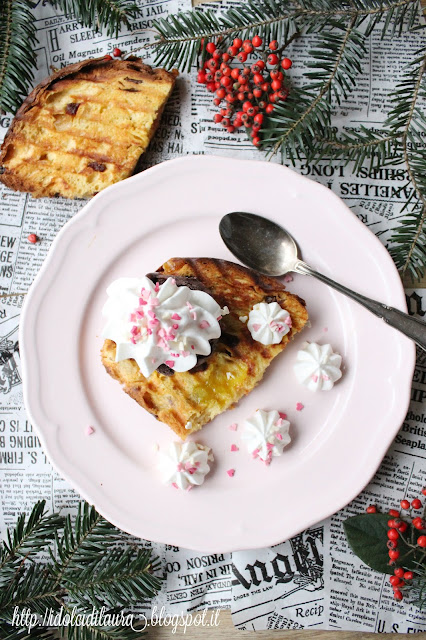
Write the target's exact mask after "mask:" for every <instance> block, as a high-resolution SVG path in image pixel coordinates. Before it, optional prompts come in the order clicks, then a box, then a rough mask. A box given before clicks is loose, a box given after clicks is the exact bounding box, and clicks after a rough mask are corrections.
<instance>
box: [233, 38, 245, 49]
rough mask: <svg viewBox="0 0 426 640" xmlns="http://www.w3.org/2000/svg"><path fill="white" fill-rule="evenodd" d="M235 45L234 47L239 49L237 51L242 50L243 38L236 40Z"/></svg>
mask: <svg viewBox="0 0 426 640" xmlns="http://www.w3.org/2000/svg"><path fill="white" fill-rule="evenodd" d="M233 44H234V47H237V49H241V47H242V46H243V41H242V40H241V38H235V40H234V43H233Z"/></svg>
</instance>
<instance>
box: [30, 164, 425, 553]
mask: <svg viewBox="0 0 426 640" xmlns="http://www.w3.org/2000/svg"><path fill="white" fill-rule="evenodd" d="M235 210H238V211H249V212H252V213H257V214H260V215H263V216H266V217H268V218H270V219H272V220H275V221H276V222H278V223H281V224H282V225H283V226H284V227H286V228H287V229H288V230H289V231H290V232H291V233H292V234H293V235H294V237H295V238H296V239H297V240H298V242H299V245H300V246H301V247H302V250H303V257H304V259H305V260H306V261H307V262H308V263H310V264H312V265H313V266H314V267H316V268H317V269H319V270H321V271H323V272H324V273H325V274H327V275H329V276H332V277H335V278H336V279H338V280H339V281H340V282H342V283H344V284H346V285H347V286H349V287H352V288H354V289H357V290H358V291H360V292H361V293H364V294H366V295H368V296H371V297H374V298H377V299H380V300H382V301H383V302H385V303H389V304H392V305H394V306H396V307H398V308H400V309H405V299H404V292H403V289H402V286H401V282H400V279H399V276H398V274H397V271H396V269H395V267H394V265H393V263H392V260H391V258H390V257H389V255H388V253H387V252H386V250H385V248H384V247H383V246H382V245H381V243H380V242H379V240H378V239H377V238H376V237H375V236H374V235H373V234H372V233H371V232H370V231H369V230H368V229H367V228H366V227H365V226H364V225H363V224H362V223H361V222H360V221H359V220H358V219H357V218H356V216H355V215H353V214H352V212H351V211H350V210H349V209H348V208H347V207H346V205H345V204H344V203H343V202H342V201H341V200H340V199H339V198H338V197H337V196H335V195H334V194H333V193H332V192H331V191H330V190H329V189H327V188H325V187H323V186H321V185H319V184H317V183H315V182H313V181H311V180H308V179H306V178H303V177H301V176H299V175H298V174H297V173H295V172H294V171H291V170H290V169H286V168H283V167H281V166H278V165H274V164H268V163H266V162H252V161H241V160H233V159H225V158H218V157H201V156H191V157H186V158H182V159H179V160H173V161H169V162H165V163H163V164H161V165H158V166H156V167H154V168H152V169H149V170H147V171H145V172H144V173H142V174H139V175H137V176H135V177H132V178H130V179H128V180H125V181H124V182H121V183H119V184H116V185H114V186H112V187H110V188H108V189H106V190H105V191H103V192H102V193H100V194H99V195H97V196H96V197H95V198H93V200H91V201H90V202H89V203H88V204H87V205H86V206H85V207H84V208H83V209H82V211H81V212H79V213H78V214H77V215H76V216H75V217H74V218H73V219H72V220H71V221H70V222H69V223H68V224H67V225H66V226H65V227H64V229H63V230H62V231H61V232H60V233H59V234H58V237H57V238H56V240H55V242H54V244H53V246H52V249H51V251H50V253H49V256H48V258H47V259H46V261H45V263H44V265H43V268H42V269H41V271H40V273H39V275H38V277H37V278H36V281H35V282H34V284H33V286H32V287H31V291H30V293H29V294H28V296H27V300H26V303H25V307H24V310H23V314H22V323H21V355H22V359H23V367H24V394H25V404H26V407H27V410H28V413H29V416H30V419H31V421H32V423H33V424H34V426H35V427H36V428H37V430H38V432H39V434H40V437H41V439H42V442H43V446H44V448H45V450H46V452H47V454H48V455H49V457H50V459H51V461H52V462H53V464H54V465H55V466H56V468H57V469H58V470H59V472H60V473H61V474H62V475H64V476H65V477H66V478H67V479H68V480H69V481H70V482H71V484H72V485H73V486H74V487H75V488H76V489H77V491H79V492H80V493H81V494H82V496H84V498H86V499H87V500H88V501H89V502H91V503H93V504H94V505H95V506H96V508H97V509H98V510H99V511H100V512H101V513H102V514H103V515H104V516H105V517H107V518H108V519H109V520H110V521H111V522H113V523H115V524H116V525H117V526H119V527H121V528H122V529H124V530H126V531H129V532H131V533H133V534H136V535H138V536H140V537H142V538H147V539H150V540H153V541H160V542H167V543H171V544H175V545H181V546H184V547H189V548H193V549H197V550H202V551H210V552H213V551H215V552H223V551H229V550H235V549H243V548H253V547H261V546H267V545H271V544H274V543H277V542H280V541H282V540H284V539H286V538H289V537H290V536H292V535H294V534H296V533H298V532H299V531H301V530H303V529H304V528H306V527H307V526H309V525H311V524H313V523H315V522H317V521H319V520H321V519H323V518H325V517H326V516H328V515H330V514H331V513H333V512H335V511H337V510H338V509H339V508H341V507H343V506H344V505H345V504H347V503H348V502H349V501H350V500H351V499H352V498H354V497H355V496H356V495H357V494H358V493H359V492H360V491H361V490H362V489H363V487H364V486H365V484H366V483H367V482H368V481H369V479H370V478H371V477H372V475H373V474H374V472H375V471H376V469H377V467H378V465H379V463H380V461H381V459H382V458H383V456H384V454H385V452H386V450H387V448H388V447H389V445H390V444H391V442H392V440H393V438H394V436H395V434H396V433H397V430H398V429H399V427H400V425H401V423H402V421H403V419H404V417H405V413H406V410H407V406H408V401H409V395H410V383H411V377H412V373H413V367H414V359H415V349H414V345H413V343H412V342H410V341H409V340H408V339H406V338H405V337H404V336H402V335H401V334H400V333H398V332H397V331H395V330H393V329H391V328H389V327H388V326H386V325H385V324H384V323H382V322H381V321H380V320H378V319H377V318H375V317H374V316H373V315H371V314H370V313H368V312H367V311H366V310H364V309H363V308H361V307H360V306H358V305H357V304H355V303H354V302H351V301H350V300H348V299H346V298H344V297H343V296H341V295H339V294H338V293H335V292H334V291H333V290H332V289H329V288H327V287H326V286H324V285H322V284H321V283H319V282H316V281H315V280H314V279H312V278H309V277H304V276H295V277H294V281H293V282H291V283H289V284H288V289H289V290H290V291H294V292H295V293H297V294H298V295H300V296H301V297H303V298H305V299H306V301H307V308H308V311H309V315H310V320H311V323H312V328H309V329H306V330H305V331H303V334H300V335H299V336H297V337H296V339H295V340H294V342H293V344H291V346H290V347H289V348H288V349H287V350H286V351H285V353H283V354H282V355H280V356H279V357H278V358H277V359H276V361H275V362H274V363H273V364H272V365H271V367H270V368H269V370H268V371H267V374H266V376H265V378H264V380H263V381H262V382H261V384H260V385H259V386H258V387H257V388H256V389H255V390H254V391H253V392H252V393H251V394H249V395H248V396H247V397H246V398H244V399H243V400H242V401H241V402H240V403H239V404H238V406H237V407H236V408H235V409H233V410H231V411H227V412H226V413H224V414H223V415H221V416H219V417H218V418H216V419H215V420H214V421H213V422H212V423H211V424H209V425H207V426H206V427H204V428H203V430H202V431H201V433H200V434H199V435H198V436H197V437H196V440H197V441H199V442H202V443H203V444H207V445H209V446H210V447H212V448H213V451H214V454H215V458H216V462H215V465H214V469H213V472H212V473H211V474H210V475H209V476H208V477H207V480H206V482H205V484H204V485H203V486H202V487H201V488H197V489H195V490H194V491H191V492H189V493H188V492H182V491H179V490H176V489H173V488H171V487H165V486H163V485H162V484H161V481H160V479H159V477H158V474H157V470H156V453H155V446H156V445H157V444H158V445H159V446H160V448H162V447H166V446H167V445H168V443H170V442H171V441H172V440H174V439H176V436H175V435H174V434H173V432H172V431H171V430H170V429H169V428H168V427H167V426H166V425H163V424H162V423H160V422H158V421H157V420H155V418H153V417H152V416H150V415H149V414H148V413H146V412H145V411H144V410H143V409H141V408H140V407H139V406H138V405H137V404H136V403H135V402H134V401H133V400H132V399H130V398H129V397H128V396H127V395H126V394H125V393H123V391H122V390H121V388H120V385H119V384H118V383H117V382H115V381H114V380H112V379H111V378H110V377H109V376H108V375H107V374H106V372H105V371H104V369H103V367H102V364H101V361H100V357H99V351H100V348H101V345H102V339H101V338H100V332H101V328H102V324H103V323H102V317H101V308H102V306H103V304H104V302H105V298H106V294H105V289H106V287H107V285H108V284H109V283H110V282H111V281H112V280H114V279H115V278H118V277H121V276H138V275H143V274H145V273H147V272H149V271H152V270H154V269H155V268H156V267H158V266H159V265H161V264H162V262H164V261H165V260H167V259H168V258H170V257H172V256H192V257H195V256H209V257H215V258H226V259H232V256H231V254H230V253H229V252H228V250H227V249H226V248H225V246H224V245H223V243H222V241H221V239H220V236H219V232H218V223H219V220H220V218H221V216H222V215H224V214H225V213H228V212H230V211H235ZM325 329H327V331H325ZM305 340H309V341H317V342H320V343H325V342H330V343H331V344H332V346H333V348H334V349H335V350H337V351H338V352H339V353H341V354H342V355H343V361H344V363H345V371H344V377H343V379H342V380H341V381H340V382H339V383H338V384H337V385H336V386H335V388H334V389H333V390H332V391H331V392H328V393H317V394H315V393H311V392H309V391H308V390H306V389H305V388H304V387H302V386H300V385H299V384H298V383H297V382H296V380H295V377H294V374H293V368H292V366H293V362H294V359H295V356H296V352H297V350H298V348H299V347H300V345H301V344H302V343H303V342H304V341H305ZM298 402H301V403H303V405H304V406H305V408H304V409H303V411H300V412H299V411H296V403H298ZM257 408H262V409H278V410H280V411H284V412H286V413H287V414H288V417H289V420H290V421H291V435H292V444H291V445H290V446H289V447H288V448H287V449H285V450H284V454H283V455H282V456H281V457H280V458H277V459H274V461H273V464H272V465H271V466H270V467H269V468H268V467H266V466H264V465H263V464H262V463H260V462H259V461H258V460H253V459H251V457H250V456H249V455H248V454H247V452H246V451H245V448H244V445H243V443H242V442H241V439H240V436H241V432H242V425H243V421H244V419H245V418H246V417H248V416H250V415H251V414H252V413H253V412H254V411H255V410H256V409H257ZM234 422H236V423H238V424H239V428H238V431H237V432H233V431H230V430H229V428H228V427H229V425H230V424H231V423H234ZM88 425H93V427H94V428H95V433H93V435H90V436H88V435H87V427H88ZM232 443H236V444H237V445H238V446H239V447H240V450H239V451H238V452H236V453H233V452H231V451H230V446H231V444H232ZM230 468H235V470H236V472H235V476H234V477H233V478H230V477H229V476H228V475H227V473H226V471H227V470H228V469H230Z"/></svg>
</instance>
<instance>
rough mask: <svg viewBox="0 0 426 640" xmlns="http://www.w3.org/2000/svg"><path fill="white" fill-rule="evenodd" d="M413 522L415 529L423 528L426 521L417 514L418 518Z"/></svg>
mask: <svg viewBox="0 0 426 640" xmlns="http://www.w3.org/2000/svg"><path fill="white" fill-rule="evenodd" d="M411 524H412V525H413V527H414V528H415V529H423V525H424V522H423V520H422V519H421V518H419V516H417V518H413V520H412V523H411Z"/></svg>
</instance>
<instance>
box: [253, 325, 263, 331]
mask: <svg viewBox="0 0 426 640" xmlns="http://www.w3.org/2000/svg"><path fill="white" fill-rule="evenodd" d="M260 328H261V325H260V324H254V325H253V331H259V329H260Z"/></svg>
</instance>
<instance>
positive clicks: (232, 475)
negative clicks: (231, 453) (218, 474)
mask: <svg viewBox="0 0 426 640" xmlns="http://www.w3.org/2000/svg"><path fill="white" fill-rule="evenodd" d="M226 473H227V474H228V476H229V477H230V478H233V477H234V476H235V469H228V471H227V472H226Z"/></svg>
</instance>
